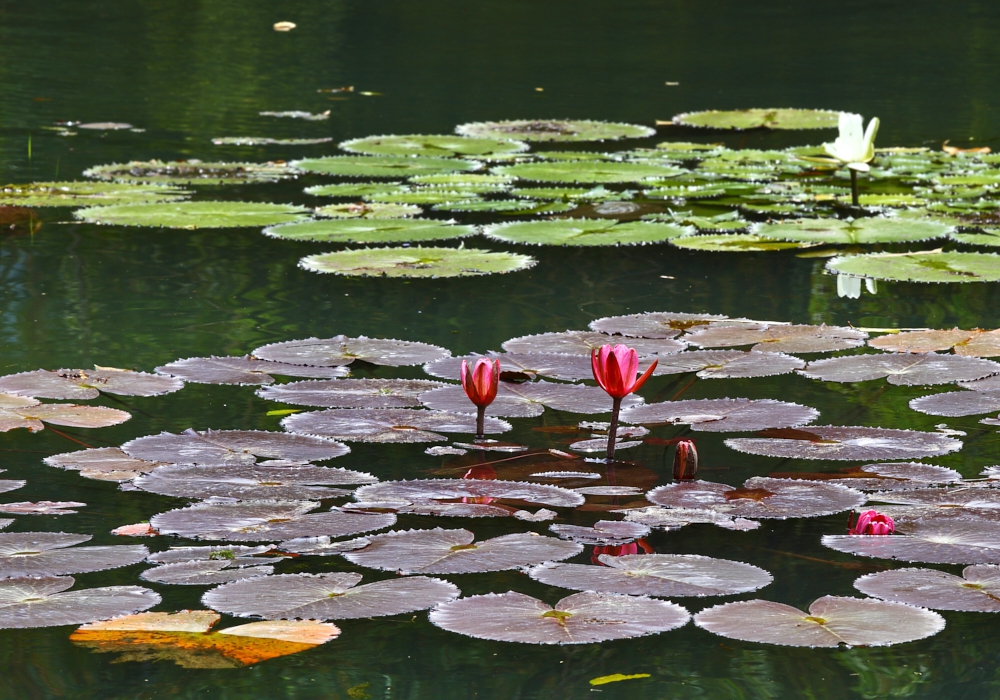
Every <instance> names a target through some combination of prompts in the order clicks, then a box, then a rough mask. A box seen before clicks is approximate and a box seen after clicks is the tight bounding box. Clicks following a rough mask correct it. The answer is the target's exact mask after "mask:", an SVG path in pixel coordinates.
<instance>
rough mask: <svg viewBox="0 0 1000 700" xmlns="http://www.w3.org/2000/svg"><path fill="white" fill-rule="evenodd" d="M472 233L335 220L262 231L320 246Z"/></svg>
mask: <svg viewBox="0 0 1000 700" xmlns="http://www.w3.org/2000/svg"><path fill="white" fill-rule="evenodd" d="M473 233H475V229H474V228H473V227H472V226H456V225H455V224H453V223H451V222H448V221H439V220H437V219H363V220H359V219H334V220H331V221H303V222H301V223H297V224H286V225H284V226H274V227H271V228H266V229H264V234H265V235H268V236H271V237H272V238H283V239H286V240H292V241H320V242H321V243H405V242H408V241H439V240H445V239H449V238H461V237H463V236H471V235H472V234H473Z"/></svg>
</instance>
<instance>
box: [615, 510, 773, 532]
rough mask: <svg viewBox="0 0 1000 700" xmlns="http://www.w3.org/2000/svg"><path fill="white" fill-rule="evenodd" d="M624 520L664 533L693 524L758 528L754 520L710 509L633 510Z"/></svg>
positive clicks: (747, 528) (740, 528)
mask: <svg viewBox="0 0 1000 700" xmlns="http://www.w3.org/2000/svg"><path fill="white" fill-rule="evenodd" d="M625 520H626V521H628V522H631V523H639V524H642V525H646V526H648V527H650V528H655V529H657V530H666V531H671V530H679V529H680V528H682V527H685V526H687V525H693V524H695V523H707V524H711V525H718V526H719V527H724V528H727V529H730V530H737V529H738V530H752V529H755V528H756V527H759V526H760V523H758V522H757V521H756V520H747V519H746V518H742V517H733V516H730V515H727V514H726V513H723V512H719V511H716V510H711V509H710V508H661V507H660V506H653V507H649V508H633V509H630V510H629V511H628V512H627V513H626V514H625Z"/></svg>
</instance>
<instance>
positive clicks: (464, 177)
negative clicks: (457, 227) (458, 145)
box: [410, 173, 514, 192]
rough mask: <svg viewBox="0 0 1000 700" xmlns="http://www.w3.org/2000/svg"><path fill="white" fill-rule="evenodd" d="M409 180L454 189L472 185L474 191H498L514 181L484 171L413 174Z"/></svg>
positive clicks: (510, 178) (419, 183)
mask: <svg viewBox="0 0 1000 700" xmlns="http://www.w3.org/2000/svg"><path fill="white" fill-rule="evenodd" d="M410 182H413V183H416V184H418V185H431V186H434V187H453V188H455V189H463V188H465V187H474V188H476V191H481V192H499V191H502V190H505V189H506V188H507V186H508V185H510V183H512V182H514V178H512V177H507V176H505V175H490V174H486V173H444V174H441V175H414V176H413V177H411V178H410Z"/></svg>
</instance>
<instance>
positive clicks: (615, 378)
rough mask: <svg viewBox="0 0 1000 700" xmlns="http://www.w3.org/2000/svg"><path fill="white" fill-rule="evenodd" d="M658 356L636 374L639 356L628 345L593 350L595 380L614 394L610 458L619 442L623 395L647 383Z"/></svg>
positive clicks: (612, 395)
mask: <svg viewBox="0 0 1000 700" xmlns="http://www.w3.org/2000/svg"><path fill="white" fill-rule="evenodd" d="M657 362H658V360H653V364H651V365H650V366H649V368H648V369H647V370H646V371H645V372H643V373H642V376H640V377H638V378H637V377H636V374H638V373H639V356H638V355H637V354H636V352H635V350H633V349H632V348H630V347H629V346H627V345H602V346H601V348H600V349H599V350H597V349H595V350H591V351H590V367H591V369H592V370H593V371H594V380H595V381H596V382H597V383H598V384H599V385H600V387H601V388H602V389H604V391H606V392H608V396H610V397H611V401H612V404H611V427H610V429H609V430H608V451H607V457H606V459H607V461H608V462H610V461H611V460H613V459H614V457H615V442H616V441H617V439H618V412H619V411H620V410H621V407H622V399H623V398H625V397H626V396H628V395H629V394H631V393H632V392H633V391H637V390H638V389H639V387H641V386H642V385H643V384H645V383H646V380H647V379H649V376H650V375H651V374H652V373H653V370H654V369H656V363H657Z"/></svg>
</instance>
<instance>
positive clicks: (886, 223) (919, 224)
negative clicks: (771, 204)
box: [751, 217, 954, 245]
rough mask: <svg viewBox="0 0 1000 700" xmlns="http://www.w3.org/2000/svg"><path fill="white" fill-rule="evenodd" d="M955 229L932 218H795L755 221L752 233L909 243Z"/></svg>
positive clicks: (814, 240) (803, 240)
mask: <svg viewBox="0 0 1000 700" xmlns="http://www.w3.org/2000/svg"><path fill="white" fill-rule="evenodd" d="M952 231H954V229H953V228H952V227H950V226H945V225H944V224H939V223H937V222H935V221H930V220H925V221H921V220H919V219H887V218H881V217H873V218H864V219H855V220H853V221H846V220H844V219H798V220H794V221H781V222H777V223H767V224H755V225H754V226H753V227H752V228H751V233H753V234H755V235H758V236H763V237H764V238H773V239H777V240H783V241H797V242H800V243H824V244H827V245H837V244H844V245H855V244H859V243H911V242H914V241H926V240H929V239H931V238H942V237H944V236H947V235H948V234H950V233H951V232H952Z"/></svg>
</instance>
